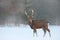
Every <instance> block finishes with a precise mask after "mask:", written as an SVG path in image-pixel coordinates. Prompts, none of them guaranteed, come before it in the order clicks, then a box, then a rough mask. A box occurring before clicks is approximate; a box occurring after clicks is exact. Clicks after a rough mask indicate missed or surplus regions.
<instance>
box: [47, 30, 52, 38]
mask: <svg viewBox="0 0 60 40" xmlns="http://www.w3.org/2000/svg"><path fill="white" fill-rule="evenodd" d="M46 30H47V31H48V32H49V36H50V37H51V34H50V30H49V29H46Z"/></svg>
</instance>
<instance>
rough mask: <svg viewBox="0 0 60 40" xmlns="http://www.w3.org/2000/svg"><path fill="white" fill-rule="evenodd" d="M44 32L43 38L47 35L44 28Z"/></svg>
mask: <svg viewBox="0 0 60 40" xmlns="http://www.w3.org/2000/svg"><path fill="white" fill-rule="evenodd" d="M43 31H44V35H43V37H45V34H46V30H45V29H44V28H43Z"/></svg>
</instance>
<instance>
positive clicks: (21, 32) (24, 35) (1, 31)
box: [0, 25, 60, 40]
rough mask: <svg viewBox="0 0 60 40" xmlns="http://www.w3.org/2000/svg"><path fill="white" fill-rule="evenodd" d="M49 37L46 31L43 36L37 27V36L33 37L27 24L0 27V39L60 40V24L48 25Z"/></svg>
mask: <svg viewBox="0 0 60 40" xmlns="http://www.w3.org/2000/svg"><path fill="white" fill-rule="evenodd" d="M49 29H50V30H51V38H50V37H49V34H48V32H47V33H46V35H45V37H43V34H44V33H43V30H42V29H38V30H37V33H38V37H36V36H35V37H33V31H32V29H31V28H30V27H29V26H28V25H21V26H20V27H15V26H14V27H13V26H11V27H7V26H6V27H0V40H60V26H51V25H50V26H49Z"/></svg>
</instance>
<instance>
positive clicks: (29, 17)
mask: <svg viewBox="0 0 60 40" xmlns="http://www.w3.org/2000/svg"><path fill="white" fill-rule="evenodd" d="M29 11H31V15H28V13H27V12H26V11H25V15H26V16H27V18H28V20H29V22H32V19H33V15H34V10H33V9H29Z"/></svg>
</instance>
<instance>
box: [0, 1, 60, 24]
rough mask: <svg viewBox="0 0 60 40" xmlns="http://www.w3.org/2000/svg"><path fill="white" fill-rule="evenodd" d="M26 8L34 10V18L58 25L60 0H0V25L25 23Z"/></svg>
mask: <svg viewBox="0 0 60 40" xmlns="http://www.w3.org/2000/svg"><path fill="white" fill-rule="evenodd" d="M28 9H33V10H34V11H35V13H34V19H38V20H40V19H45V20H47V21H48V22H49V23H50V25H60V0H0V25H5V24H27V23H28V22H27V17H26V15H25V14H24V11H25V10H28Z"/></svg>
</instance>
